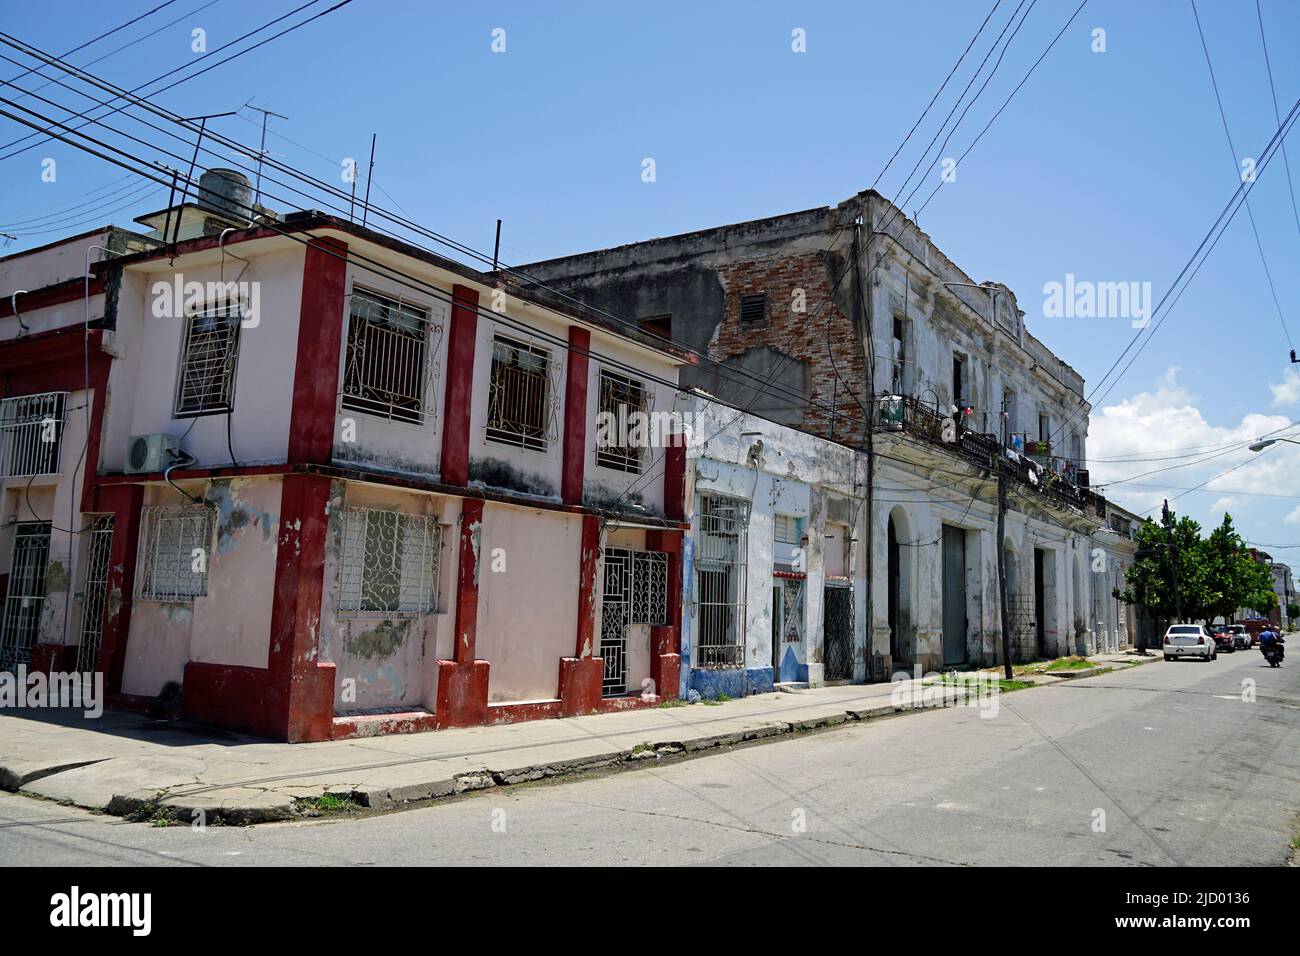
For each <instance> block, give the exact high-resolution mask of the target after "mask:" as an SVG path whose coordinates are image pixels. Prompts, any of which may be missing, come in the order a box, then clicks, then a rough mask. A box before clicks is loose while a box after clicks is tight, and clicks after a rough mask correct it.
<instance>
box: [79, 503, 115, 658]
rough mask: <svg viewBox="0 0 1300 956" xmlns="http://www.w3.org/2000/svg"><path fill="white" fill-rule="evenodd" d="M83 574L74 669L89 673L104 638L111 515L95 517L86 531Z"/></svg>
mask: <svg viewBox="0 0 1300 956" xmlns="http://www.w3.org/2000/svg"><path fill="white" fill-rule="evenodd" d="M86 531H87V536H88V538H89V541H88V543H87V545H86V571H85V579H84V584H83V585H82V595H81V640H80V641H79V642H78V643H77V670H78V671H80V672H81V673H83V674H89V673H93V672H94V671H95V668H96V665H97V664H98V663H99V648H100V644H101V642H102V641H103V637H104V601H105V598H106V597H107V596H108V565H109V558H110V555H111V554H112V551H113V516H112V515H95V516H94V517H93V518H91V519H90V525H89V527H88V528H87V529H86Z"/></svg>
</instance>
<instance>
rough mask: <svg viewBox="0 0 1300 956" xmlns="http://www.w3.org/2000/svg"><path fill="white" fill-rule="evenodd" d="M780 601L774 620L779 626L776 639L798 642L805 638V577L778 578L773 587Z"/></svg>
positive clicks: (785, 641) (783, 641) (790, 642)
mask: <svg viewBox="0 0 1300 956" xmlns="http://www.w3.org/2000/svg"><path fill="white" fill-rule="evenodd" d="M772 590H773V591H774V592H775V597H776V599H777V602H778V606H777V608H776V612H775V613H774V614H773V617H772V619H773V621H774V622H775V623H776V625H777V627H778V628H779V631H778V633H777V634H776V639H777V640H778V641H779V642H780V643H782V644H798V643H799V642H801V641H802V640H803V634H804V624H803V596H804V578H803V576H802V575H800V576H799V577H790V578H787V577H781V578H777V581H776V587H774V588H773V589H772Z"/></svg>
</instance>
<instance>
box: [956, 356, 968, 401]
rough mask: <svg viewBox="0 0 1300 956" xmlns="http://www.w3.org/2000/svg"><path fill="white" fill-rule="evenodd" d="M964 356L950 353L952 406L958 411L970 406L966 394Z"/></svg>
mask: <svg viewBox="0 0 1300 956" xmlns="http://www.w3.org/2000/svg"><path fill="white" fill-rule="evenodd" d="M966 387H967V386H966V356H964V355H962V354H961V353H959V352H953V353H952V404H953V405H954V406H956V408H957V410H958V411H961V409H963V408H965V407H966V406H968V405H969V404H970V402H969V401H968V399H969V396H968V395H967V394H966Z"/></svg>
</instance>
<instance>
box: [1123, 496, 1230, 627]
mask: <svg viewBox="0 0 1300 956" xmlns="http://www.w3.org/2000/svg"><path fill="white" fill-rule="evenodd" d="M1137 542H1138V552H1137V558H1136V560H1135V561H1134V562H1133V565H1132V567H1130V568H1129V569H1128V571H1127V572H1126V573H1125V576H1124V587H1123V588H1116V589H1115V590H1114V592H1113V594H1114V596H1115V597H1116V598H1117V599H1119V600H1121V601H1123V602H1124V603H1125V604H1134V605H1137V606H1139V607H1142V608H1145V609H1146V611H1147V612H1148V613H1149V614H1150V615H1151V616H1152V617H1155V618H1162V619H1165V620H1173V619H1174V618H1176V617H1178V611H1179V609H1180V608H1181V610H1182V619H1183V620H1186V621H1201V620H1205V619H1206V618H1207V614H1208V610H1209V606H1210V604H1211V603H1212V600H1213V596H1212V593H1211V590H1210V587H1209V573H1208V569H1207V568H1206V553H1205V546H1204V542H1203V541H1202V540H1201V526H1200V525H1199V524H1197V523H1196V522H1195V521H1193V520H1192V519H1191V518H1175V516H1174V515H1173V514H1172V513H1171V514H1170V516H1169V523H1168V526H1165V525H1163V524H1157V523H1156V522H1154V521H1151V520H1147V521H1144V522H1143V523H1142V527H1140V528H1139V529H1138V533H1137ZM1175 572H1176V579H1177V589H1176V590H1175V587H1174V581H1175Z"/></svg>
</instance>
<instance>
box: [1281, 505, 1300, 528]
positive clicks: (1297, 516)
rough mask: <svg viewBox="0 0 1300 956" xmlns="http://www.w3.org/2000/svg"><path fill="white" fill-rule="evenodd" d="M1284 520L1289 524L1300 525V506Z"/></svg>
mask: <svg viewBox="0 0 1300 956" xmlns="http://www.w3.org/2000/svg"><path fill="white" fill-rule="evenodd" d="M1282 520H1283V521H1284V522H1286V523H1287V524H1300V505H1296V507H1295V508H1294V509H1293V510H1292V511H1291V513H1290V514H1289V515H1287V516H1286V517H1285V518H1283V519H1282Z"/></svg>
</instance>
